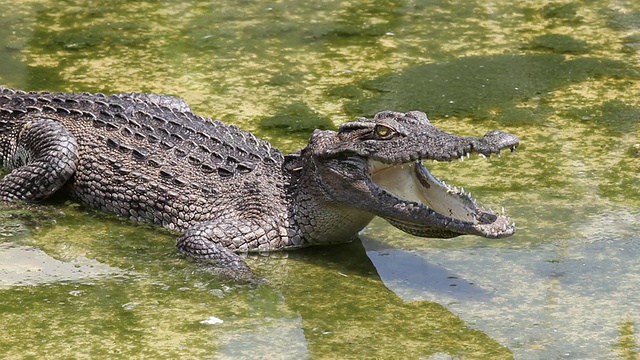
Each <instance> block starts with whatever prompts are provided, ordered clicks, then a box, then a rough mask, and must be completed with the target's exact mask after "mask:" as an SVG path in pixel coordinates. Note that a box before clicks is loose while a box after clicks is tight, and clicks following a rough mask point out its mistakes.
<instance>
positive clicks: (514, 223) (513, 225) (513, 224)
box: [511, 221, 516, 229]
mask: <svg viewBox="0 0 640 360" xmlns="http://www.w3.org/2000/svg"><path fill="white" fill-rule="evenodd" d="M511 227H512V228H514V229H515V227H516V222H515V221H514V222H512V223H511Z"/></svg>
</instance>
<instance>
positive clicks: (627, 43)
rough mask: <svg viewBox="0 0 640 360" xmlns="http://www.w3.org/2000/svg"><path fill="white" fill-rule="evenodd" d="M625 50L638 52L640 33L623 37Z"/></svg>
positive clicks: (639, 48)
mask: <svg viewBox="0 0 640 360" xmlns="http://www.w3.org/2000/svg"><path fill="white" fill-rule="evenodd" d="M623 44H624V48H623V51H625V52H627V53H636V52H638V51H639V50H640V34H637V35H631V36H627V37H625V38H624V39H623Z"/></svg>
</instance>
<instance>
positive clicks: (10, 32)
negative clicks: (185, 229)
mask: <svg viewBox="0 0 640 360" xmlns="http://www.w3.org/2000/svg"><path fill="white" fill-rule="evenodd" d="M0 8H1V9H2V11H1V12H0V83H1V84H3V85H5V86H11V87H15V88H19V89H24V90H52V91H90V92H105V93H112V92H128V91H138V92H139V91H147V92H155V93H166V94H173V95H177V96H180V97H182V98H184V99H186V100H187V101H188V102H189V103H190V104H191V105H192V107H193V108H194V109H195V111H196V112H198V113H200V114H202V115H206V116H210V117H214V118H220V119H222V120H225V121H227V122H229V123H233V124H237V125H238V126H240V127H242V128H245V129H248V130H252V131H254V132H256V133H257V134H258V135H260V136H262V137H264V138H267V139H269V140H270V141H272V142H273V143H274V144H275V145H276V146H278V147H280V148H282V149H283V150H284V151H285V152H286V151H292V150H295V149H298V148H300V147H302V146H303V145H304V143H305V140H306V138H307V137H308V136H309V134H310V132H311V130H312V129H315V128H336V126H337V125H339V124H340V123H341V122H343V121H347V120H352V119H353V118H355V117H358V116H362V115H371V114H373V113H375V112H377V111H380V110H385V109H393V110H399V111H402V110H413V109H419V110H423V111H426V112H427V113H428V114H429V116H430V118H431V119H432V121H433V122H434V123H436V124H437V125H438V126H439V127H441V128H443V129H445V130H447V131H451V132H455V133H459V134H467V135H472V134H476V135H479V134H483V133H484V132H486V131H487V130H490V129H494V128H501V129H504V130H507V131H510V132H513V133H516V134H518V135H519V136H520V138H521V140H522V146H521V147H520V148H519V151H518V153H517V154H516V155H515V156H503V157H502V158H501V159H491V160H490V161H486V160H483V159H480V158H476V159H470V160H468V161H464V162H455V163H452V164H427V165H428V166H429V167H430V168H432V169H433V171H434V173H435V174H436V175H438V176H440V177H442V178H444V179H446V180H447V181H449V182H451V183H454V184H458V185H463V186H464V187H465V189H470V190H471V191H472V192H473V193H474V196H477V197H478V198H480V199H482V202H483V203H485V204H488V205H496V206H500V205H504V206H505V207H506V208H507V211H508V212H509V213H510V214H511V216H512V218H513V219H514V220H515V221H516V222H517V225H518V232H517V233H516V235H514V236H513V237H511V238H508V239H504V240H486V239H480V238H477V237H461V238H456V239H452V240H435V239H421V238H414V237H411V236H408V235H406V234H404V233H401V232H399V231H397V230H395V229H394V228H392V227H390V226H389V225H388V224H386V223H385V222H384V221H382V220H376V221H374V222H373V223H372V224H371V225H370V226H369V227H368V228H367V229H366V230H365V231H364V232H363V234H362V235H361V238H360V239H359V240H356V241H354V242H353V243H351V244H346V245H340V246H329V247H322V248H317V249H308V250H303V251H295V252H289V253H286V254H274V255H273V256H270V257H251V258H250V259H249V262H250V264H251V265H252V267H253V268H254V269H256V270H257V272H258V273H259V274H260V275H262V276H264V277H265V278H266V279H267V280H268V282H269V284H268V285H265V286H262V287H259V288H248V287H244V286H240V285H235V284H228V283H220V282H218V281H216V280H215V279H212V277H211V275H210V274H209V273H207V272H206V271H204V270H203V269H202V268H201V267H199V266H198V265H197V264H195V263H193V262H191V261H189V260H187V259H185V258H183V257H181V256H179V255H178V254H177V253H176V251H175V250H174V241H175V234H170V233H168V232H166V231H164V230H162V229H159V228H157V227H154V226H149V225H144V224H135V223H132V222H129V221H127V220H122V219H119V218H115V217H113V216H109V215H104V214H100V213H96V212H94V211H92V210H89V209H86V208H83V207H80V206H78V205H76V204H73V203H69V202H65V200H64V199H53V200H51V201H50V202H48V203H47V204H45V205H35V204H34V205H21V204H16V205H15V206H12V207H11V208H4V209H2V210H1V211H0V293H1V296H0V311H1V313H2V320H1V321H0V353H2V354H3V355H4V356H3V358H14V359H18V358H27V359H29V358H32V359H39V358H114V359H115V358H122V359H131V358H156V359H164V358H167V359H169V358H182V359H189V358H253V359H255V358H268V359H304V358H328V359H335V358H416V359H450V358H461V359H488V358H491V359H508V358H517V359H560V358H562V359H564V358H566V359H585V358H591V359H596V358H597V359H638V356H639V354H640V345H639V344H640V330H638V329H639V328H640V292H639V291H638V289H639V288H640V234H639V233H640V231H639V229H640V176H639V172H640V137H639V135H638V133H639V131H640V130H639V126H638V123H639V120H640V3H639V2H637V1H635V0H626V1H625V0H619V1H614V0H610V1H606V0H590V1H573V2H572V1H557V2H547V1H522V2H514V1H503V0H499V1H489V2H487V1H467V0H464V1H462V0H460V1H457V0H452V1H439V0H425V1H358V2H356V1H351V2H350V1H322V2H309V1H273V2H264V1H250V0H244V1H135V2H132V1H102V0H97V1H81V0H67V1H62V2H60V1H20V2H16V1H7V0H0Z"/></svg>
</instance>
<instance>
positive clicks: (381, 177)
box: [369, 160, 515, 238]
mask: <svg viewBox="0 0 640 360" xmlns="http://www.w3.org/2000/svg"><path fill="white" fill-rule="evenodd" d="M369 171H370V174H371V179H372V181H373V182H374V183H375V184H376V185H378V186H379V187H381V188H382V189H383V190H385V191H386V192H387V193H389V194H392V195H393V196H395V197H396V198H398V199H400V200H401V201H403V202H405V203H408V204H411V205H413V206H418V207H423V208H428V209H430V210H432V212H430V213H431V214H433V212H435V213H436V214H434V216H435V217H436V218H437V221H439V222H440V223H439V224H438V226H434V225H435V224H434V223H433V222H434V219H433V217H431V218H430V219H427V220H425V221H424V222H422V221H420V220H421V219H415V220H413V221H407V220H400V219H395V218H389V217H385V219H386V220H387V221H389V222H390V223H391V224H392V225H394V226H396V227H398V228H400V229H401V230H403V231H406V232H408V233H411V234H413V235H417V236H424V237H441V238H448V237H454V236H458V235H464V234H472V235H480V236H483V237H488V238H502V237H507V236H510V235H512V234H513V233H514V232H515V223H512V222H511V221H510V220H509V218H508V217H506V215H505V214H504V208H502V212H501V213H494V212H493V211H492V210H487V209H485V208H484V207H483V206H481V205H478V203H477V201H476V200H474V199H473V198H472V197H471V194H470V193H467V192H465V191H464V188H457V187H452V186H450V185H447V184H446V183H445V182H444V181H441V180H439V179H438V178H436V177H435V176H433V175H432V174H431V173H430V172H429V170H428V169H427V168H426V167H425V166H424V165H423V164H422V162H421V161H415V162H411V163H404V164H395V165H390V164H384V163H382V162H378V161H373V160H370V161H369ZM443 225H444V226H443Z"/></svg>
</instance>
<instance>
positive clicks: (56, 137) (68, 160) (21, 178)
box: [0, 118, 78, 201]
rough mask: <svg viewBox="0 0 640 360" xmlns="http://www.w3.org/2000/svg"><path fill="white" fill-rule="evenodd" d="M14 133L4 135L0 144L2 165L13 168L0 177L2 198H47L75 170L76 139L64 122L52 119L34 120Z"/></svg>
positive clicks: (27, 199)
mask: <svg viewBox="0 0 640 360" xmlns="http://www.w3.org/2000/svg"><path fill="white" fill-rule="evenodd" d="M14 133H15V134H14V135H13V136H11V135H9V134H4V135H6V137H4V136H3V137H4V139H3V140H4V141H3V143H2V144H1V145H0V161H1V164H0V165H2V166H3V167H5V168H7V169H10V170H12V171H11V172H10V173H9V174H7V175H6V176H5V177H4V178H2V179H0V200H4V201H8V200H21V201H38V200H43V199H45V198H47V197H48V196H50V195H51V194H53V193H54V192H56V191H57V190H58V189H60V188H61V187H62V186H63V185H64V184H65V183H66V182H67V181H68V180H69V179H70V178H71V176H72V175H73V174H74V173H75V171H76V167H77V166H78V144H77V142H76V139H75V137H74V136H73V135H72V134H71V132H70V131H69V130H68V129H67V128H65V127H64V125H62V124H61V123H59V122H57V121H55V120H53V119H48V118H36V119H30V120H29V121H26V122H24V123H23V124H22V125H21V127H19V128H14ZM0 135H3V134H0Z"/></svg>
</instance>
